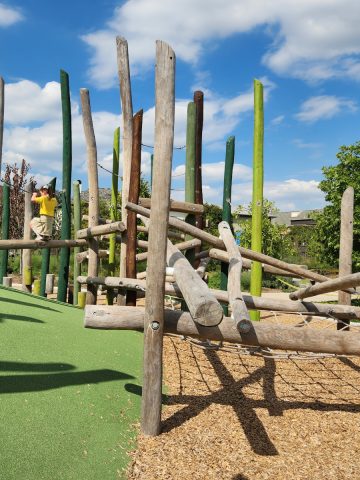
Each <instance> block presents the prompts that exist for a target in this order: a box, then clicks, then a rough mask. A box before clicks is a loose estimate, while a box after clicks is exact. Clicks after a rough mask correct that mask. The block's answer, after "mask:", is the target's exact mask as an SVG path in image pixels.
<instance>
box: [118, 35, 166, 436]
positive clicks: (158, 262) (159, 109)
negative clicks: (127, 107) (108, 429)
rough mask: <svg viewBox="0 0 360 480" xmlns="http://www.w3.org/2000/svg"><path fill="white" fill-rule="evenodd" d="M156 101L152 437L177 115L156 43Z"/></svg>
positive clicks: (148, 385)
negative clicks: (175, 117)
mask: <svg viewBox="0 0 360 480" xmlns="http://www.w3.org/2000/svg"><path fill="white" fill-rule="evenodd" d="M155 97H156V99H155V148H154V177H153V185H152V186H153V188H152V200H153V206H152V209H151V214H150V227H149V258H148V264H147V279H148V290H147V294H146V301H145V318H144V363H143V365H144V381H143V394H142V412H141V413H142V415H141V428H142V431H143V433H144V434H145V435H152V436H153V435H158V434H159V432H160V422H161V389H162V346H163V325H164V277H165V266H166V248H167V230H168V218H169V204H170V185H171V162H172V155H173V145H174V115H175V53H174V51H173V50H172V49H171V48H170V47H169V46H168V45H167V44H166V43H164V42H162V41H157V42H156V74H155ZM124 207H125V204H124ZM132 308H134V307H132Z"/></svg>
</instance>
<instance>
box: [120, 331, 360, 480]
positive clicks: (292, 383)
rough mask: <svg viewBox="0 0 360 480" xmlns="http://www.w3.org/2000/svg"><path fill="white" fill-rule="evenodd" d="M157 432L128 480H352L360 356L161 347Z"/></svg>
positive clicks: (359, 415) (358, 463)
mask: <svg viewBox="0 0 360 480" xmlns="http://www.w3.org/2000/svg"><path fill="white" fill-rule="evenodd" d="M164 368H165V372H164V381H165V385H166V389H167V394H166V398H165V402H164V403H165V405H164V407H163V415H162V418H163V423H162V433H161V435H159V436H158V437H155V438H149V437H144V436H142V435H139V437H138V449H137V450H136V451H135V452H133V453H132V454H131V455H132V463H131V465H130V468H129V471H128V473H127V475H128V476H127V478H128V479H129V480H135V479H136V480H138V479H141V480H153V479H154V480H155V479H156V480H162V479H164V480H165V479H171V480H177V479H179V480H180V479H181V480H183V479H187V478H190V479H192V480H197V479H199V480H200V479H201V480H202V479H207V480H212V479H214V480H215V479H216V480H256V479H261V480H265V479H271V480H277V479H291V480H297V479H299V480H300V479H302V480H303V479H304V480H305V479H306V480H308V479H316V480H321V479H326V480H331V479H334V480H335V479H336V480H342V479H344V480H345V479H346V480H349V479H359V478H360V455H359V453H358V446H359V445H360V358H357V357H351V358H318V359H312V360H299V359H295V358H294V359H290V360H273V359H269V358H263V357H256V356H248V355H238V354H234V353H228V352H223V351H212V350H203V349H200V348H198V347H196V346H194V345H192V344H190V343H189V342H187V341H184V340H181V339H179V338H173V337H165V339H164Z"/></svg>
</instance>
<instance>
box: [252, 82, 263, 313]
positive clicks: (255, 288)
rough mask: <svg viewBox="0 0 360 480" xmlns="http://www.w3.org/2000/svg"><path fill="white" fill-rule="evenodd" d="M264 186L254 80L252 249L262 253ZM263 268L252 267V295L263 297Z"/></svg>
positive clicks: (259, 95) (259, 90) (259, 103)
mask: <svg viewBox="0 0 360 480" xmlns="http://www.w3.org/2000/svg"><path fill="white" fill-rule="evenodd" d="M263 185H264V99H263V85H262V83H261V82H259V80H254V151H253V197H252V226H251V249H252V250H254V251H255V252H261V247H262V210H263ZM261 283H262V267H261V263H259V262H253V263H252V265H251V277H250V292H251V295H255V296H257V297H258V296H260V295H261ZM250 317H251V319H252V320H259V319H260V312H258V311H254V310H252V311H251V312H250Z"/></svg>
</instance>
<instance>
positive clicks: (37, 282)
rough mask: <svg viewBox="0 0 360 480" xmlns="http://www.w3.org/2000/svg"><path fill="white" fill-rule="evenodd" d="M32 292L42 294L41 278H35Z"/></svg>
mask: <svg viewBox="0 0 360 480" xmlns="http://www.w3.org/2000/svg"><path fill="white" fill-rule="evenodd" d="M32 293H33V294H34V295H40V279H37V280H34V284H33V288H32Z"/></svg>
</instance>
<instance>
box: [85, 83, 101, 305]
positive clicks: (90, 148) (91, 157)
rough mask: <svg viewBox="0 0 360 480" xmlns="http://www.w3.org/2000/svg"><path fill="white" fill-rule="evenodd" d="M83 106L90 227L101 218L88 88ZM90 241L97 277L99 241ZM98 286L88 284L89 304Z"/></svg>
mask: <svg viewBox="0 0 360 480" xmlns="http://www.w3.org/2000/svg"><path fill="white" fill-rule="evenodd" d="M80 98H81V108H82V117H83V126H84V133H85V141H86V151H87V165H88V178H89V228H88V229H87V230H90V231H91V229H93V228H94V227H96V226H97V222H98V218H99V181H98V169H97V149H96V140H95V133H94V126H93V121H92V116H91V107H90V96H89V91H88V90H87V89H86V88H81V89H80ZM88 243H89V261H88V275H91V276H94V277H96V276H97V274H98V250H99V242H98V240H97V238H95V237H93V236H91V237H90V238H88ZM96 297H97V288H96V286H94V285H88V288H87V292H86V303H87V304H88V305H93V304H96Z"/></svg>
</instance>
